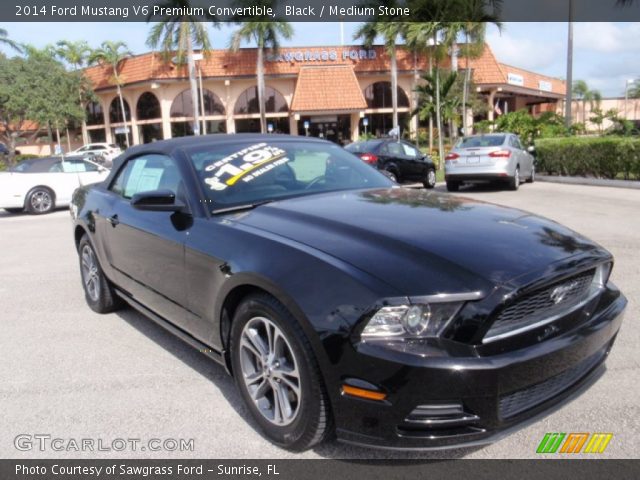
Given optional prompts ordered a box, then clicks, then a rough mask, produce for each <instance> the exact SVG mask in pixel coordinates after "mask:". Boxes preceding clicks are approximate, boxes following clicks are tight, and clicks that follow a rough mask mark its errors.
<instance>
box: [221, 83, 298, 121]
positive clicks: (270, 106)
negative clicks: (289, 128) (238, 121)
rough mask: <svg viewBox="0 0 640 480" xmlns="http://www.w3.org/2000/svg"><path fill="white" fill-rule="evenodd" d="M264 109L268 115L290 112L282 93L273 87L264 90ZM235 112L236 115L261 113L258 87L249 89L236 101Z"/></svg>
mask: <svg viewBox="0 0 640 480" xmlns="http://www.w3.org/2000/svg"><path fill="white" fill-rule="evenodd" d="M264 107H265V108H264V110H265V112H266V113H281V112H288V111H289V107H288V105H287V101H286V100H285V99H284V97H283V96H282V94H281V93H280V92H278V91H277V90H276V89H274V88H272V87H265V89H264ZM233 111H234V113H236V114H248V113H260V105H259V104H258V87H249V88H247V89H246V90H245V91H244V92H242V93H241V94H240V96H239V97H238V100H237V101H236V106H235V108H234V110H233ZM258 127H259V122H258Z"/></svg>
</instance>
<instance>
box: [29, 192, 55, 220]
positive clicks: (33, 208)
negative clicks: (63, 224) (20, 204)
mask: <svg viewBox="0 0 640 480" xmlns="http://www.w3.org/2000/svg"><path fill="white" fill-rule="evenodd" d="M26 207H27V211H28V212H29V213H31V214H33V215H42V214H44V213H50V212H52V211H53V210H54V208H55V207H56V203H55V196H54V194H53V192H52V191H51V189H49V188H47V187H36V188H34V189H33V190H31V191H30V192H29V194H28V195H27V202H26Z"/></svg>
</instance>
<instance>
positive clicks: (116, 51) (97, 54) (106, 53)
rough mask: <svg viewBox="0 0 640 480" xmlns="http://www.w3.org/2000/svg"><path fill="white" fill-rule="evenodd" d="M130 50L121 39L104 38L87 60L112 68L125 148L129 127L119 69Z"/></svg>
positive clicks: (127, 143)
mask: <svg viewBox="0 0 640 480" xmlns="http://www.w3.org/2000/svg"><path fill="white" fill-rule="evenodd" d="M131 55H132V54H131V51H130V50H129V48H128V47H127V44H126V43H124V42H122V41H117V42H113V41H111V40H105V41H104V42H102V45H100V48H98V49H97V50H94V51H93V52H91V55H89V58H88V59H87V62H88V63H89V64H90V65H91V64H94V63H97V64H99V65H108V66H110V67H111V69H112V70H113V81H114V83H115V84H116V90H117V92H118V98H119V99H120V110H121V112H122V121H123V123H124V128H125V131H126V132H127V133H126V134H125V139H126V145H127V148H129V133H128V132H129V127H128V125H127V114H126V111H125V109H124V99H123V98H122V79H121V78H120V74H119V70H120V64H121V63H122V61H123V60H124V59H126V58H128V57H130V56H131Z"/></svg>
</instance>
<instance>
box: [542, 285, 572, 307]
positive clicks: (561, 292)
mask: <svg viewBox="0 0 640 480" xmlns="http://www.w3.org/2000/svg"><path fill="white" fill-rule="evenodd" d="M577 285H578V282H571V283H570V284H569V285H560V286H559V287H556V288H554V289H553V291H552V292H551V295H549V298H550V299H551V301H552V302H553V303H554V305H557V304H559V303H560V302H561V301H562V300H564V297H565V296H566V295H567V293H569V292H570V291H571V290H572V289H574V288H575V287H576V286H577Z"/></svg>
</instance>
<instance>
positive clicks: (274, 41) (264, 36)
mask: <svg viewBox="0 0 640 480" xmlns="http://www.w3.org/2000/svg"><path fill="white" fill-rule="evenodd" d="M240 3H241V4H243V5H244V4H245V3H246V5H258V6H260V7H271V8H273V9H274V10H275V8H276V3H277V2H276V0H260V1H258V2H257V4H256V2H255V1H252V2H240ZM292 36H293V27H292V26H291V24H290V23H289V22H284V21H281V20H273V18H272V17H270V16H256V17H252V19H251V21H248V22H242V24H241V26H240V28H239V29H238V30H236V31H235V32H234V34H233V36H232V37H231V42H230V48H231V50H232V51H234V52H237V51H238V50H239V49H240V45H241V44H242V42H243V41H245V42H252V41H253V42H255V43H256V47H257V49H258V58H257V61H256V75H257V77H258V104H259V107H260V131H261V132H262V133H266V131H267V117H266V111H265V104H264V97H265V85H264V52H265V50H272V51H274V52H277V51H278V49H279V48H280V39H281V38H283V39H285V40H289V39H290V38H291V37H292Z"/></svg>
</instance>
